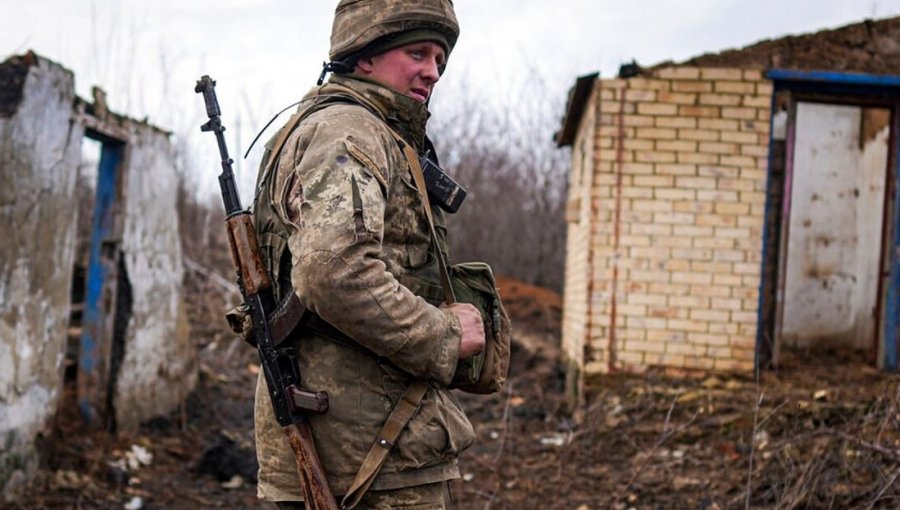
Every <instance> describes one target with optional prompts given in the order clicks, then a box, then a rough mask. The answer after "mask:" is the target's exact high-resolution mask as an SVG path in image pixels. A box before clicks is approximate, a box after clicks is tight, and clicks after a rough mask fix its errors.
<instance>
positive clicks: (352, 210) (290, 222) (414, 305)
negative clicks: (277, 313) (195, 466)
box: [254, 0, 485, 509]
mask: <svg viewBox="0 0 900 510" xmlns="http://www.w3.org/2000/svg"><path fill="white" fill-rule="evenodd" d="M458 34H459V26H458V23H457V20H456V16H455V14H454V11H453V3H452V1H450V0H341V1H340V2H339V4H338V6H337V9H336V11H335V17H334V25H333V29H332V35H331V50H330V55H329V56H330V58H331V60H332V61H331V62H330V63H329V64H328V65H327V66H326V70H328V71H332V73H333V74H332V76H331V78H330V79H329V80H328V82H327V83H325V84H324V85H321V81H320V86H318V87H316V88H314V89H313V90H312V91H310V92H309V93H308V94H307V96H306V97H305V98H304V101H303V102H302V103H301V105H300V108H299V110H298V112H297V114H295V116H294V117H293V118H292V121H290V122H288V124H287V125H286V126H285V127H283V128H282V130H281V131H280V132H279V134H277V135H276V136H275V137H274V138H273V139H272V140H271V141H270V142H269V143H268V144H267V146H266V149H267V150H266V153H265V156H264V158H263V164H262V166H261V170H260V176H259V186H258V190H259V195H258V198H257V201H256V206H255V211H254V221H255V225H256V229H257V232H258V236H259V241H260V247H261V251H262V253H263V256H264V259H265V263H266V264H267V266H268V269H269V273H270V274H271V275H272V279H273V281H274V282H275V288H276V295H277V297H278V298H279V299H281V298H283V297H284V294H285V293H286V292H290V291H291V288H292V289H293V292H296V293H297V295H298V296H299V297H300V299H301V300H302V301H303V303H304V304H305V305H306V306H307V307H308V308H309V309H310V310H311V311H312V312H314V314H315V315H314V316H313V317H312V318H311V319H310V321H309V323H308V325H306V326H305V327H304V328H303V329H302V330H301V331H299V332H295V334H294V335H293V338H292V340H293V341H295V342H296V344H297V345H298V350H297V356H298V364H299V367H300V373H301V376H302V378H303V384H304V386H307V387H309V388H314V389H316V390H323V391H326V392H328V394H329V397H330V409H329V411H328V412H327V413H326V414H324V415H312V416H310V424H311V427H312V430H313V435H314V438H315V443H316V447H317V449H318V452H319V456H320V457H321V459H322V462H323V465H324V467H325V471H326V473H327V476H328V479H329V483H330V485H331V489H332V491H333V492H334V494H336V495H337V496H338V499H339V500H340V499H341V495H343V494H345V493H346V492H347V491H348V488H349V487H350V486H351V484H352V483H353V482H354V479H355V477H356V475H357V472H358V471H359V470H360V466H361V464H362V463H363V460H364V458H365V457H366V455H367V452H369V450H370V448H372V445H373V443H374V442H375V440H376V437H377V435H378V434H379V431H380V430H381V429H382V426H383V424H384V423H385V420H386V419H387V418H388V416H389V415H390V413H391V411H392V409H394V408H395V406H397V405H398V402H400V401H402V400H404V399H403V398H402V397H403V396H404V393H405V392H406V391H407V389H408V388H409V387H410V385H411V383H412V382H413V381H424V382H425V383H426V384H427V390H426V391H425V393H424V397H423V398H422V399H421V402H420V404H419V406H418V409H417V411H416V412H415V414H414V415H413V416H412V418H411V419H410V420H409V421H408V423H406V425H405V427H404V428H403V432H402V433H401V435H400V436H399V438H398V439H397V440H396V443H395V444H393V445H388V446H392V448H391V449H390V453H389V455H388V456H387V459H386V461H385V462H384V464H383V466H381V467H380V470H376V471H377V473H372V474H371V475H372V476H374V482H373V483H372V484H371V486H370V487H368V488H369V490H368V491H365V488H363V492H364V494H365V495H364V496H363V497H362V501H361V502H360V507H362V508H406V507H413V506H414V507H415V508H417V509H430V508H445V503H444V494H445V492H446V483H447V481H448V480H451V479H454V478H457V477H459V470H458V467H457V461H456V458H457V455H458V454H459V452H461V451H462V450H464V449H465V448H467V447H468V446H470V445H471V444H472V442H473V441H474V433H473V430H472V425H471V424H470V423H469V420H468V419H467V418H466V415H465V413H464V412H463V410H462V409H461V408H460V406H459V403H458V402H457V400H456V398H455V397H454V396H453V395H452V394H451V393H450V391H448V389H447V387H448V385H450V383H451V381H452V380H453V378H454V373H455V371H456V370H457V365H458V363H459V361H460V360H465V359H468V358H470V357H472V356H474V355H476V354H478V353H479V352H480V351H481V350H482V349H483V347H484V342H485V339H484V329H483V324H482V319H481V316H480V314H479V311H478V310H477V309H476V308H475V307H473V306H472V305H468V304H453V305H441V304H440V303H441V299H440V297H441V296H440V292H439V290H440V289H441V279H440V276H439V271H438V266H437V264H438V258H437V257H436V255H438V254H437V253H436V252H435V250H434V249H433V244H432V234H431V229H430V227H429V220H428V218H427V217H426V214H425V211H424V208H423V200H422V198H421V196H420V194H419V192H418V191H417V187H416V184H415V182H414V178H413V176H412V175H411V171H410V160H409V159H407V156H406V155H405V154H404V152H403V150H402V147H403V145H404V144H406V145H408V146H410V147H412V148H413V149H414V150H415V152H416V153H419V154H423V153H425V151H426V150H427V149H428V148H431V145H430V142H429V141H428V139H427V138H426V136H425V122H426V120H427V118H428V116H429V113H428V110H427V103H428V100H429V99H430V97H431V94H432V92H433V90H434V86H435V84H436V83H437V82H438V80H439V79H440V75H441V73H442V72H443V69H444V67H445V65H446V62H447V57H448V56H449V54H450V52H451V50H452V49H453V46H454V44H455V42H456V39H457V36H458ZM324 74H325V71H323V76H324ZM433 217H434V218H433V222H434V226H435V229H434V230H435V232H436V233H437V234H436V239H437V240H436V242H435V243H434V245H437V246H439V247H440V250H441V251H442V252H443V255H444V260H446V250H447V245H446V239H445V232H446V229H445V225H444V218H443V215H442V213H441V211H440V210H439V209H437V208H434V209H433ZM435 289H437V291H435ZM426 298H427V299H426ZM255 425H256V444H257V456H258V460H259V466H260V467H259V485H258V495H259V497H260V498H262V499H264V500H268V501H274V502H278V504H279V507H280V508H303V505H302V503H299V501H300V500H302V499H303V497H302V492H301V490H300V487H299V485H298V477H297V472H296V467H295V464H294V460H293V457H292V454H291V450H290V448H289V446H288V444H287V442H286V440H285V436H284V434H283V433H282V431H281V428H280V427H279V426H278V425H277V423H276V422H275V419H274V416H273V412H272V407H271V404H270V399H269V395H268V392H267V390H266V388H265V380H264V379H263V378H262V377H260V379H259V381H258V385H257V392H256V406H255Z"/></svg>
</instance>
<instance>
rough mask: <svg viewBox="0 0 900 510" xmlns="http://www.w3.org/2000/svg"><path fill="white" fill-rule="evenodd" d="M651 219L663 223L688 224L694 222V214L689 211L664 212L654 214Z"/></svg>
mask: <svg viewBox="0 0 900 510" xmlns="http://www.w3.org/2000/svg"><path fill="white" fill-rule="evenodd" d="M653 221H656V222H658V223H663V224H673V225H675V224H681V225H690V224H693V223H694V215H693V214H689V213H683V212H681V213H679V212H672V213H664V214H654V215H653Z"/></svg>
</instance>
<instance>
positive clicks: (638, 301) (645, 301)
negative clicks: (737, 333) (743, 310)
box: [627, 293, 740, 311]
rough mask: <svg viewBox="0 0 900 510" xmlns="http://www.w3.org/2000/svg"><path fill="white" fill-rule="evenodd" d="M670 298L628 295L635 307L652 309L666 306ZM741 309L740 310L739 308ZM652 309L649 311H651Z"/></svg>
mask: <svg viewBox="0 0 900 510" xmlns="http://www.w3.org/2000/svg"><path fill="white" fill-rule="evenodd" d="M667 300H668V298H667V297H666V296H661V295H656V294H635V293H630V294H628V299H627V302H628V303H629V304H633V305H647V306H651V307H655V306H665V305H666V304H667V303H666V301H667ZM738 309H740V308H738ZM649 310H650V309H648V311H649Z"/></svg>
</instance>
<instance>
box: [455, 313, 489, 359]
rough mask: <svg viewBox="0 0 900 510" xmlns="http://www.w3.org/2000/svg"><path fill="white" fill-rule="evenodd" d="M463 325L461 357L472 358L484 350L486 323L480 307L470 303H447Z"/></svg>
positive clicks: (460, 343) (460, 345)
mask: <svg viewBox="0 0 900 510" xmlns="http://www.w3.org/2000/svg"><path fill="white" fill-rule="evenodd" d="M446 308H447V309H448V310H450V312H452V313H453V315H455V316H456V317H457V318H458V319H459V324H460V325H461V326H462V340H460V342H459V359H466V358H471V357H472V356H474V355H476V354H478V353H479V352H481V351H482V350H484V325H483V324H482V322H481V314H480V313H479V312H478V309H477V308H475V307H474V306H472V305H470V304H469V303H454V304H452V305H446Z"/></svg>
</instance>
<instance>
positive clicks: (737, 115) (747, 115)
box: [722, 106, 757, 120]
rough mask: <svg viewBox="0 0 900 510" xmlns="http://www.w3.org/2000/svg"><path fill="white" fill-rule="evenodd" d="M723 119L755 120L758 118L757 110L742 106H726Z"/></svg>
mask: <svg viewBox="0 0 900 510" xmlns="http://www.w3.org/2000/svg"><path fill="white" fill-rule="evenodd" d="M722 118H725V119H740V120H754V119H756V118H757V110H756V108H745V107H742V106H736V107H729V106H725V107H723V108H722Z"/></svg>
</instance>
